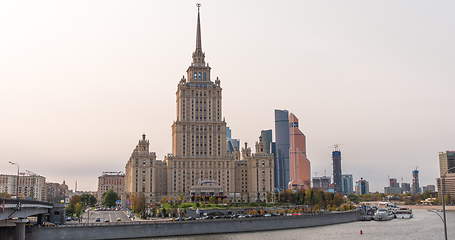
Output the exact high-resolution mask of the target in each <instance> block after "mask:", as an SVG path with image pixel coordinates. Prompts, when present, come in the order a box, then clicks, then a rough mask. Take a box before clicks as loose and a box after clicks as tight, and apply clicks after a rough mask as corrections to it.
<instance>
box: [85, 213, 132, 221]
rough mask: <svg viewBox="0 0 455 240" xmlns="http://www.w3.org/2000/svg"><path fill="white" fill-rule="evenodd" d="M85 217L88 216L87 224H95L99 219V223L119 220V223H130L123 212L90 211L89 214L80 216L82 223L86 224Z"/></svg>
mask: <svg viewBox="0 0 455 240" xmlns="http://www.w3.org/2000/svg"><path fill="white" fill-rule="evenodd" d="M87 215H90V219H89V221H88V223H96V219H97V218H99V219H100V222H105V221H106V220H108V221H109V222H118V221H117V219H118V218H120V219H121V221H120V222H130V221H131V220H130V219H129V218H128V216H127V214H126V212H125V211H90V213H89V214H88V213H84V214H83V215H82V223H87Z"/></svg>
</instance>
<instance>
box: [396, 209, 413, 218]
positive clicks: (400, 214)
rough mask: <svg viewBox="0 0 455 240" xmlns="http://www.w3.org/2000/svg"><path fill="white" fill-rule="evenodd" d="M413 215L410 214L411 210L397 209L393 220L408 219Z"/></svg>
mask: <svg viewBox="0 0 455 240" xmlns="http://www.w3.org/2000/svg"><path fill="white" fill-rule="evenodd" d="M413 217H414V215H413V214H412V209H410V208H399V209H398V210H397V211H396V212H395V218H398V219H409V218H413Z"/></svg>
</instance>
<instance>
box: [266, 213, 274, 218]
mask: <svg viewBox="0 0 455 240" xmlns="http://www.w3.org/2000/svg"><path fill="white" fill-rule="evenodd" d="M271 216H272V214H270V213H266V214H264V217H271Z"/></svg>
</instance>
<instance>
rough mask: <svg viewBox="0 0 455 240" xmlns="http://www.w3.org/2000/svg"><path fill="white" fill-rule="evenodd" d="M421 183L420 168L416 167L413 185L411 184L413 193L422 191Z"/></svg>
mask: <svg viewBox="0 0 455 240" xmlns="http://www.w3.org/2000/svg"><path fill="white" fill-rule="evenodd" d="M420 192H421V190H420V184H419V170H417V169H414V170H412V185H411V193H412V194H418V193H420Z"/></svg>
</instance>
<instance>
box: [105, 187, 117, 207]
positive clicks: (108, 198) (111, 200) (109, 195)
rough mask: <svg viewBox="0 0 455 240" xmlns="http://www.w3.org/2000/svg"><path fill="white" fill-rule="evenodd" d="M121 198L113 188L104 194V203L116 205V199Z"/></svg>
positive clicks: (110, 205) (108, 205)
mask: <svg viewBox="0 0 455 240" xmlns="http://www.w3.org/2000/svg"><path fill="white" fill-rule="evenodd" d="M119 199H120V198H119V197H118V194H117V193H116V192H114V191H112V189H111V190H109V191H107V192H105V193H104V194H103V205H104V206H106V207H115V206H116V204H115V201H117V200H119Z"/></svg>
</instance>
